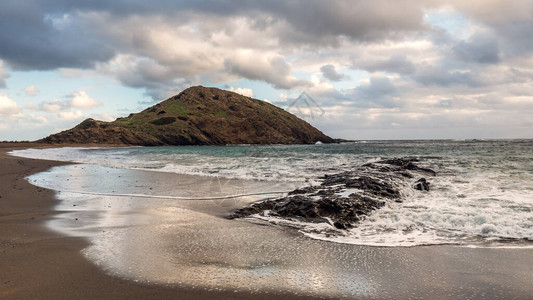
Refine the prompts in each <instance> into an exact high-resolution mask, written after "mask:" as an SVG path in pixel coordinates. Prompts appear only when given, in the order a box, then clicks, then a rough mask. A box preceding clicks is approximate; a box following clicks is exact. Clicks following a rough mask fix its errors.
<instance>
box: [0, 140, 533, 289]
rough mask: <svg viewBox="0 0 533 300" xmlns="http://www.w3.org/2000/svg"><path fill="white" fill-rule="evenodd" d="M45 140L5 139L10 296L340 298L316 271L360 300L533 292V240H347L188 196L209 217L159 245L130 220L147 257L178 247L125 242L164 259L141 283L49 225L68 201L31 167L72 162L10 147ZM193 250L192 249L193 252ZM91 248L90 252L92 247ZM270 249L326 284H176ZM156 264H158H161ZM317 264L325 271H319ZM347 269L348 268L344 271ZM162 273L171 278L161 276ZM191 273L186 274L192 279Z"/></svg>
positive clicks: (2, 282)
mask: <svg viewBox="0 0 533 300" xmlns="http://www.w3.org/2000/svg"><path fill="white" fill-rule="evenodd" d="M37 146H40V145H34V144H0V165H1V169H0V179H1V180H0V195H1V196H2V198H0V298H2V299H21V298H22V299H24V298H32V299H33V298H46V299H50V298H53V299H63V298H68V299H72V298H95V297H98V298H102V299H111V298H112V299H117V298H118V299H120V298H128V299H130V298H157V299H161V298H164V299H176V298H179V299H235V298H240V299H261V298H263V299H270V298H276V299H280V298H282V299H283V298H288V299H294V298H306V299H307V298H309V296H310V295H315V296H316V297H326V298H327V297H328V296H331V297H334V296H333V295H336V296H337V297H339V294H338V290H337V291H336V292H337V293H336V294H335V293H333V292H334V291H332V292H331V293H328V291H327V290H326V292H324V289H323V288H321V287H320V282H315V283H313V282H311V281H312V280H309V279H312V278H317V280H320V279H327V280H329V281H328V282H325V283H326V284H331V283H332V281H333V282H334V281H335V280H341V281H347V282H348V283H347V284H344V283H340V284H339V286H352V287H353V286H354V285H353V283H359V284H360V286H361V290H360V291H357V290H356V291H355V294H354V295H352V294H351V293H349V292H347V293H346V294H345V295H346V296H347V297H348V298H357V299H359V298H368V299H531V295H533V285H531V282H533V271H532V270H531V266H532V265H533V255H532V254H533V249H488V248H479V249H472V248H464V247H455V246H446V245H440V246H426V247H412V248H402V247H395V248H383V247H367V246H354V245H342V244H335V243H330V242H324V241H318V240H312V239H309V238H306V237H303V236H302V235H301V234H298V233H297V232H295V231H294V230H287V229H284V228H280V227H273V226H263V225H262V224H254V223H250V222H249V221H243V220H235V221H229V220H225V219H223V218H222V216H223V215H224V213H225V210H226V208H224V209H222V208H221V207H218V206H213V205H207V204H204V203H203V202H202V203H197V204H195V203H183V204H179V205H177V206H176V208H175V209H176V211H178V210H180V209H187V210H192V211H194V212H196V213H198V217H195V218H193V220H191V222H196V221H197V219H198V218H202V219H201V220H202V222H201V223H202V224H193V223H191V224H193V225H192V226H189V227H182V226H179V224H177V223H176V222H178V221H173V220H172V218H173V217H175V216H173V214H172V212H173V211H171V212H170V213H168V214H167V215H168V217H169V218H170V220H171V221H169V222H167V223H165V224H164V225H169V226H165V227H164V228H165V229H164V230H161V231H159V232H156V231H154V236H155V237H157V238H156V239H155V241H153V245H156V242H157V241H159V242H160V243H158V244H157V246H158V247H159V249H158V250H154V249H155V247H152V246H150V245H151V244H150V243H145V244H143V243H142V241H143V239H144V238H145V237H146V234H144V233H142V226H132V227H131V233H133V235H129V236H128V239H129V238H130V237H131V238H135V237H136V236H140V237H141V239H140V240H139V241H140V242H139V241H135V240H134V239H132V240H131V241H132V244H134V245H137V246H135V248H133V249H136V251H140V252H139V253H143V251H144V253H147V255H146V257H149V256H152V255H154V253H151V251H157V252H160V253H167V252H166V251H168V253H170V254H179V255H178V256H177V257H174V261H173V263H174V265H172V266H168V267H169V268H168V270H163V267H165V260H163V261H158V260H157V256H154V257H156V258H155V259H143V256H141V255H138V254H137V253H136V252H135V251H131V249H132V248H124V249H129V250H125V251H123V252H124V254H125V255H126V254H127V255H129V256H126V257H127V260H128V262H127V263H131V266H133V267H135V266H139V265H143V264H144V266H143V269H144V270H146V269H150V267H151V264H154V265H156V266H157V264H161V266H162V267H161V268H160V267H156V268H155V270H156V274H154V273H146V274H145V276H146V277H148V278H149V279H150V281H149V282H148V283H139V282H135V281H134V280H133V278H130V279H126V278H128V277H127V276H121V273H120V270H119V272H117V273H115V274H114V275H110V274H113V272H109V270H108V272H105V271H104V270H103V269H102V268H100V267H98V266H97V265H96V264H94V263H93V262H91V261H90V260H89V259H87V257H90V255H89V256H86V255H83V254H82V251H84V252H85V253H87V249H88V248H89V249H91V248H96V250H98V247H99V244H98V241H99V240H98V239H96V240H95V241H96V243H95V244H94V245H92V244H90V243H89V241H90V239H84V238H79V237H75V236H68V235H62V234H59V233H57V232H56V231H52V230H50V229H49V226H45V223H46V222H47V223H48V224H49V223H50V222H49V221H50V220H52V219H54V220H57V219H58V218H57V216H58V212H57V211H56V209H59V208H61V207H62V205H63V206H65V203H63V204H62V205H58V204H59V202H58V200H57V197H56V196H55V194H54V192H52V191H49V190H46V189H43V188H38V187H35V186H32V185H31V184H29V183H28V182H27V181H26V180H24V177H26V176H28V175H30V174H32V173H36V172H41V171H44V170H46V169H48V168H50V167H52V166H59V165H64V164H65V163H61V162H52V161H43V160H32V159H21V158H17V157H12V156H9V155H6V154H5V153H6V152H7V151H9V150H11V149H15V148H27V147H37ZM136 176H144V175H136ZM152 176H154V175H152ZM158 176H163V175H158ZM189 180H193V181H192V182H196V183H195V184H199V182H197V181H194V180H196V179H191V178H190V179H189ZM157 182H160V180H157ZM71 206H72V205H71ZM144 211H146V210H145V209H144ZM163 212H164V213H166V212H165V211H163ZM174 212H175V211H174ZM89 215H90V214H89ZM188 215H190V214H188ZM161 216H162V215H159V216H158V218H159V217H161ZM95 217H96V216H95ZM159 225H161V224H154V226H152V227H147V228H148V229H149V230H151V229H152V228H162V227H161V226H159ZM150 226H151V225H150ZM137 228H139V229H137ZM169 228H170V229H169ZM126 229H127V230H129V229H130V228H126ZM169 230H170V231H169ZM117 232H118V231H117ZM156 233H157V234H156ZM111 236H112V235H111ZM161 237H163V238H161ZM172 239H174V240H172ZM235 241H238V243H236V242H235ZM119 244H120V243H119ZM122 244H123V243H122ZM243 245H245V247H244V246H243ZM117 246H118V244H117ZM208 246H210V247H208ZM84 249H85V250H84ZM103 249H104V251H101V253H103V254H105V253H106V249H105V248H103ZM191 249H193V250H194V251H190V250H191ZM93 252H94V251H93ZM96 252H98V251H96ZM90 253H92V252H91V251H89V254H90ZM156 254H157V253H156ZM176 258H179V259H176ZM268 258H275V259H274V260H272V263H273V264H272V265H271V266H267V268H259V269H258V270H260V271H261V272H264V271H270V272H274V271H278V272H279V271H280V270H281V271H282V272H283V271H284V272H286V273H291V272H296V273H295V274H299V275H298V276H301V278H304V280H303V281H300V282H298V283H297V285H301V284H309V290H312V289H313V288H314V287H316V288H317V291H319V293H317V294H313V293H311V294H308V295H306V296H301V293H300V294H299V295H297V294H295V292H294V291H292V292H291V291H290V290H289V289H281V290H282V292H280V291H279V289H277V287H276V286H273V287H274V290H269V289H268V288H267V286H265V285H259V284H258V283H259V282H248V284H249V285H250V286H252V287H253V286H257V287H258V290H257V291H255V292H250V291H247V290H243V289H233V288H231V289H229V290H227V291H217V290H211V291H209V290H206V289H198V288H194V289H193V288H190V285H187V284H185V285H183V284H182V285H178V284H174V283H172V279H173V278H174V277H179V276H181V275H179V274H177V273H175V274H173V273H172V272H175V269H176V268H175V267H176V266H177V267H178V269H179V268H182V269H183V266H188V263H190V262H191V261H192V262H195V261H196V262H197V261H201V260H205V263H204V264H203V265H198V264H192V265H190V266H191V267H190V268H186V269H185V271H188V272H192V273H191V275H190V277H191V281H190V282H195V280H196V281H198V279H199V278H200V281H201V280H202V277H201V276H199V275H198V271H199V272H203V271H205V270H208V272H207V275H202V276H205V278H206V280H209V278H210V277H211V275H212V274H216V275H218V274H230V275H232V276H233V275H236V276H239V274H240V271H239V272H236V273H235V272H228V270H230V271H231V270H233V269H238V268H239V267H240V268H241V269H242V267H243V266H244V267H246V268H245V269H249V262H250V261H253V260H254V259H257V260H266V259H268ZM105 259H106V257H102V261H103V262H105ZM109 260H110V261H108V262H110V263H111V264H112V263H113V260H114V257H112V256H111V257H110V258H109ZM119 267H120V266H119ZM158 268H160V270H161V271H160V272H157V271H158ZM284 268H285V269H284ZM163 271H165V272H167V273H165V272H163ZM315 271H316V273H317V276H313V275H314V274H312V273H313V272H315ZM341 271H342V272H344V273H342V274H344V275H343V276H338V274H341ZM224 272H226V273H224ZM241 273H242V272H241ZM169 274H170V275H169ZM209 274H211V275H209ZM278 274H279V273H278ZM162 275H165V276H167V277H166V278H164V276H163V278H162ZM346 275H350V276H346ZM243 278H244V277H243ZM159 279H161V280H159ZM187 279H188V278H186V277H185V278H180V280H183V281H185V282H187ZM230 279H231V278H230ZM332 279H333V280H332ZM224 280H227V278H226V279H224ZM165 282H167V283H165ZM221 282H224V281H221ZM272 282H273V283H276V282H275V281H272ZM267 283H268V281H267ZM276 284H278V286H279V287H284V286H291V283H288V284H286V283H284V282H281V283H276ZM313 284H315V286H313ZM195 285H196V286H198V282H195ZM292 285H294V283H292ZM266 292H268V294H266ZM351 292H354V291H351Z"/></svg>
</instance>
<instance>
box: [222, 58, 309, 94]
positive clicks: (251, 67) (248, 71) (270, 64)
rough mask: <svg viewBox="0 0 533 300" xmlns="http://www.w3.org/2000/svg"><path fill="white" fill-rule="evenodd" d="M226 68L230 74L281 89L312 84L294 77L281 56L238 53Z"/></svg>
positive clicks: (226, 64) (227, 63)
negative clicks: (263, 82)
mask: <svg viewBox="0 0 533 300" xmlns="http://www.w3.org/2000/svg"><path fill="white" fill-rule="evenodd" d="M225 66H226V70H227V71H228V72H229V73H230V74H234V75H238V76H241V77H244V78H246V79H251V80H261V81H265V82H268V83H270V84H272V85H273V86H274V87H275V88H279V89H291V88H294V87H297V86H310V82H308V81H307V80H304V79H297V78H295V77H294V76H292V75H291V70H290V66H289V65H288V64H287V62H286V61H285V59H284V58H283V57H282V56H279V55H272V56H266V57H265V56H261V55H259V53H253V52H250V51H242V52H240V53H237V55H235V57H233V58H228V59H227V60H226V61H225Z"/></svg>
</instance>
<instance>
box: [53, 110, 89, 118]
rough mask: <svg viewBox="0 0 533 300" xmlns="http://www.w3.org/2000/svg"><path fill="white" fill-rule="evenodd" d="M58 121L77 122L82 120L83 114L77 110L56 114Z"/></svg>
mask: <svg viewBox="0 0 533 300" xmlns="http://www.w3.org/2000/svg"><path fill="white" fill-rule="evenodd" d="M58 117H59V119H61V120H66V121H71V120H79V119H81V118H83V113H82V112H81V111H79V110H76V111H62V112H59V114H58Z"/></svg>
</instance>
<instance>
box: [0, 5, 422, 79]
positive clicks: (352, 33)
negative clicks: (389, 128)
mask: <svg viewBox="0 0 533 300" xmlns="http://www.w3.org/2000/svg"><path fill="white" fill-rule="evenodd" d="M413 3H414V2H413ZM413 3H411V2H410V3H408V4H405V3H398V4H396V3H394V2H393V3H391V2H388V1H384V0H379V1H372V2H371V3H370V2H367V1H343V0H338V1H327V2H326V1H319V0H307V1H304V0H295V1H281V0H276V1H258V0H257V1H252V0H246V1H217V0H211V1H209V0H206V1H184V0H182V1H162V0H159V1H157V0H156V1H151V2H146V1H125V0H122V1H64V0H41V1H38V0H28V1H18V0H6V1H3V2H2V10H0V45H2V46H1V47H0V57H1V58H3V59H4V60H6V61H8V62H9V63H10V64H11V65H12V66H13V67H14V68H17V69H24V70H47V69H55V68H60V67H71V68H73V67H76V68H88V67H91V66H92V65H93V64H94V63H95V62H102V61H107V60H109V59H110V58H112V57H113V56H114V55H115V54H116V53H117V52H119V51H126V52H127V51H128V50H131V49H119V48H117V47H118V45H117V44H116V41H115V40H114V39H113V38H112V37H108V36H105V34H104V33H102V32H97V31H96V30H94V28H93V27H92V26H91V24H87V23H84V22H83V18H81V17H80V16H82V15H87V14H90V13H93V12H97V13H103V14H108V15H110V16H111V18H109V19H110V20H117V19H120V18H127V17H130V16H146V17H154V18H158V17H160V16H166V17H167V18H169V20H180V21H181V22H186V21H193V22H200V23H201V22H205V21H208V20H209V15H216V16H220V17H231V18H233V17H238V16H240V17H246V18H250V19H254V18H255V17H258V18H259V19H258V21H257V22H256V23H255V26H254V28H255V29H257V30H259V31H260V30H261V29H264V28H267V27H269V26H273V24H275V23H278V22H279V21H282V22H284V23H286V24H288V27H280V31H279V32H278V38H279V39H280V41H281V42H282V43H287V44H294V43H295V42H296V43H303V44H328V45H336V44H337V43H338V39H339V37H341V36H346V37H349V38H351V39H354V40H361V41H368V40H379V39H386V38H391V37H392V36H393V35H394V32H401V31H414V30H419V29H420V28H421V26H422V25H421V22H422V17H423V12H422V11H421V9H420V7H419V6H418V5H414V4H413ZM400 8H401V9H400ZM195 15H197V16H195ZM206 15H207V17H206ZM111 26H113V23H111V24H105V25H104V26H103V27H107V28H110V27H111ZM130 30H133V31H135V30H136V28H130Z"/></svg>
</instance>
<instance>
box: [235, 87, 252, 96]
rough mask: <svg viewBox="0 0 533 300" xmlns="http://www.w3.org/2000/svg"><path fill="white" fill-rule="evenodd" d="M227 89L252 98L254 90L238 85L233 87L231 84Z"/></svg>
mask: <svg viewBox="0 0 533 300" xmlns="http://www.w3.org/2000/svg"><path fill="white" fill-rule="evenodd" d="M229 90H230V91H232V92H235V93H237V94H241V95H243V96H246V97H252V98H253V97H254V91H252V89H249V88H240V87H239V88H234V87H233V86H230V87H229Z"/></svg>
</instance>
